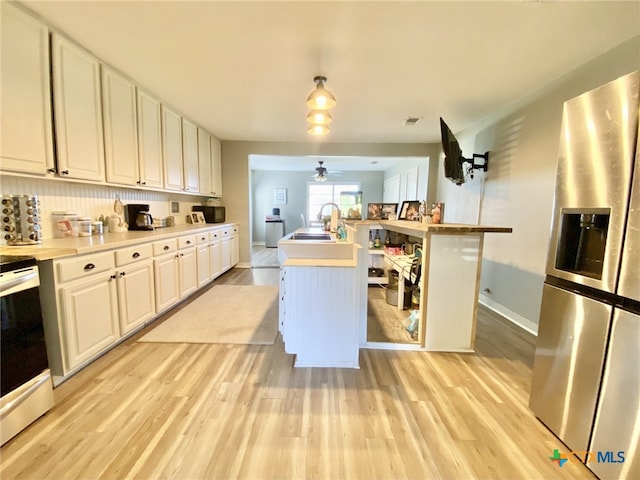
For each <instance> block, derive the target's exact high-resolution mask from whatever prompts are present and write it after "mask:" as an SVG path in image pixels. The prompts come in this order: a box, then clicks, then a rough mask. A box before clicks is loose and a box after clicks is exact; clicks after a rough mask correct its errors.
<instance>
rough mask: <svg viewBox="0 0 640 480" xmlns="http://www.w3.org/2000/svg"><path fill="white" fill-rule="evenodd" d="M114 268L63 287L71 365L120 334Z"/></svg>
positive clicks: (64, 319) (68, 358) (107, 345)
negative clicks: (113, 276)
mask: <svg viewBox="0 0 640 480" xmlns="http://www.w3.org/2000/svg"><path fill="white" fill-rule="evenodd" d="M113 274H114V272H113V271H110V272H104V273H100V274H96V275H94V276H92V277H91V278H85V279H82V280H81V281H78V282H75V283H73V284H70V285H69V286H68V287H63V288H61V289H60V294H61V299H62V322H63V324H64V327H65V337H66V347H67V348H66V360H67V367H68V369H73V368H75V367H77V366H78V365H80V364H81V363H82V362H84V361H86V360H89V359H90V358H91V357H93V356H95V355H96V354H98V353H100V352H101V351H102V350H104V349H105V348H107V347H109V346H110V345H111V344H112V343H113V342H115V341H116V340H118V338H119V337H120V331H119V328H118V300H117V294H116V284H115V281H114V279H113V278H112V275H113Z"/></svg>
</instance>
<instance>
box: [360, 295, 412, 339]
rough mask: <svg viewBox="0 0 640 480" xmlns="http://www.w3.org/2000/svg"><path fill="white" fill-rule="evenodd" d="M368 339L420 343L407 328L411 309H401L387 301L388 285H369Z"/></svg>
mask: <svg viewBox="0 0 640 480" xmlns="http://www.w3.org/2000/svg"><path fill="white" fill-rule="evenodd" d="M367 293H368V295H367V297H368V298H367V341H369V342H379V343H416V344H417V343H419V342H418V339H417V335H416V338H415V339H414V338H412V337H411V334H410V333H409V332H408V331H407V329H406V323H407V318H408V317H409V315H410V314H411V310H409V309H406V310H399V309H398V307H396V306H395V305H391V304H388V303H387V297H386V287H378V286H371V285H370V286H369V287H367Z"/></svg>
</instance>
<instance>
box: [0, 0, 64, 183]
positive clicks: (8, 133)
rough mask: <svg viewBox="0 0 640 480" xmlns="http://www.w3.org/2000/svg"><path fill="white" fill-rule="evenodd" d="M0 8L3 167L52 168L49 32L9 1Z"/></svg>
mask: <svg viewBox="0 0 640 480" xmlns="http://www.w3.org/2000/svg"><path fill="white" fill-rule="evenodd" d="M0 8H1V9H2V12H1V14H0V21H1V22H2V23H1V25H0V35H1V37H0V47H1V48H2V50H1V52H0V99H1V101H0V108H1V115H0V138H1V139H2V141H0V159H1V161H0V168H2V169H3V170H13V171H19V172H28V173H36V174H39V175H44V174H45V173H46V172H47V169H48V168H53V166H54V163H53V140H52V126H51V88H50V82H49V75H50V74H49V31H48V29H47V26H46V25H44V24H42V23H40V22H38V21H36V20H35V19H33V18H32V17H30V16H29V15H27V14H26V13H24V12H23V11H22V10H20V9H18V8H15V7H14V6H13V5H11V4H10V3H9V2H1V3H0Z"/></svg>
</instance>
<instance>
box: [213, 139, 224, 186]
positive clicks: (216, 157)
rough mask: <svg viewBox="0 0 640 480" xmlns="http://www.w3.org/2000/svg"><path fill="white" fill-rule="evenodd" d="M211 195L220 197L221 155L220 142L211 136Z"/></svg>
mask: <svg viewBox="0 0 640 480" xmlns="http://www.w3.org/2000/svg"><path fill="white" fill-rule="evenodd" d="M211 195H213V196H214V197H222V153H221V150H220V140H218V139H217V138H216V137H214V136H213V135H211Z"/></svg>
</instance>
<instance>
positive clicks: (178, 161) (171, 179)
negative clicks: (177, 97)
mask: <svg viewBox="0 0 640 480" xmlns="http://www.w3.org/2000/svg"><path fill="white" fill-rule="evenodd" d="M162 147H163V148H162V158H163V164H164V188H165V189H167V190H182V183H183V179H182V119H181V117H180V114H178V113H177V112H174V111H173V110H171V109H170V108H169V107H167V106H166V105H162Z"/></svg>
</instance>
